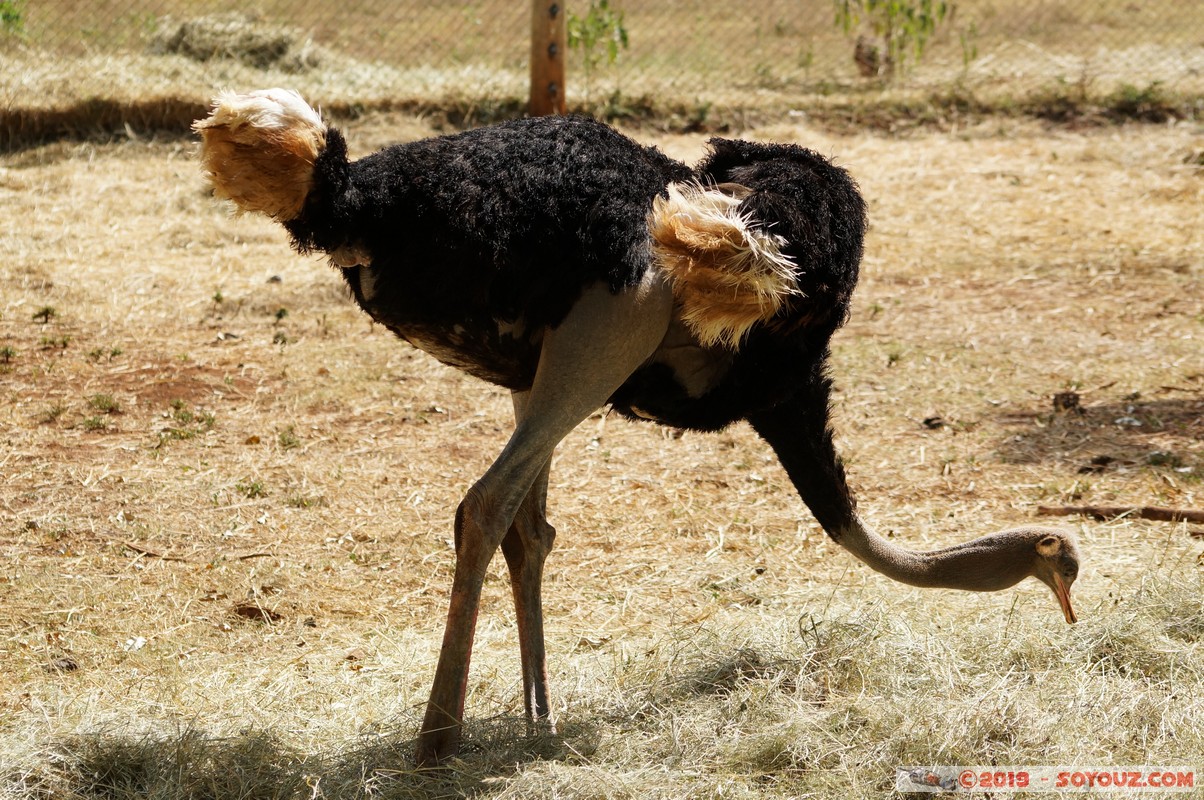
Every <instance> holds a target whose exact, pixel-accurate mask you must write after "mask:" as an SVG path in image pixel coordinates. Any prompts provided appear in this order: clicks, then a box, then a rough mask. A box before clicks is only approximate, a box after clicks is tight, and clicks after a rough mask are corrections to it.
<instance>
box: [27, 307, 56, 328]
mask: <svg viewBox="0 0 1204 800" xmlns="http://www.w3.org/2000/svg"><path fill="white" fill-rule="evenodd" d="M58 314H59V312H58V311H57V310H55V308H54V306H42V307H41V308H39V309H38V310H37V311H35V312H33V321H34V322H40V323H42V324H43V325H45V324H46V323H47V322H50V320H52V319H54V318H55V317H57V316H58Z"/></svg>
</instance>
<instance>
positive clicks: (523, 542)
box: [502, 392, 556, 733]
mask: <svg viewBox="0 0 1204 800" xmlns="http://www.w3.org/2000/svg"><path fill="white" fill-rule="evenodd" d="M525 404H526V393H525V392H522V393H515V395H514V415H515V419H516V420H518V419H521V418H522V415H523V408H524V406H525ZM551 466H552V464H551V461H550V460H549V461H548V462H547V463H546V464H544V467H543V470H542V471H541V472H540V473H539V476H538V477H537V478H536V479H535V483H534V485H532V486H531V490H530V491H529V492H527V496H526V497H525V498H523V502H522V505H520V506H519V508H518V513H517V514H515V515H514V522H513V523H511V525H510V530H509V531H508V532H507V533H506V538H504V539H502V555H504V556H505V557H506V566H507V567H508V568H509V571H510V588H511V589H512V590H513V593H514V615H515V619H516V620H517V622H518V647H519V653H520V654H521V657H522V668H523V706H524V707H525V708H526V712H527V731H528V733H531V732H534V730H535V723H536V722H537V721H544V722H545V723H546V729H547V730H548V732H549V733H555V731H556V724H555V721H554V720H553V719H552V713H551V708H550V706H549V705H548V667H547V655H546V651H545V649H544V639H543V600H542V590H543V565H544V561H545V560H546V559H547V557H548V553H549V552H551V550H552V542H553V541H554V540H555V539H556V529H555V528H553V527H552V526H551V525H549V524H548V520H547V517H546V508H547V500H548V472H549V470H550V468H551Z"/></svg>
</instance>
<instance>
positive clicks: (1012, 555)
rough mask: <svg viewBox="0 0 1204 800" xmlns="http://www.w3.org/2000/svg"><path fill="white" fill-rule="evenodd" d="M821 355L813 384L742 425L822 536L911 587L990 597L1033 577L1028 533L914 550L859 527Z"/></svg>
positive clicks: (1020, 531) (859, 523) (750, 418)
mask: <svg viewBox="0 0 1204 800" xmlns="http://www.w3.org/2000/svg"><path fill="white" fill-rule="evenodd" d="M824 355H825V358H823V359H820V360H819V361H818V362H817V363H816V365H815V366H814V369H815V373H816V374H815V376H814V380H812V381H811V382H810V383H809V384H808V388H806V389H805V390H804V391H803V392H802V393H801V394H800V395H798V396H796V397H793V398H791V399H789V400H787V401H785V402H783V403H780V404H779V405H777V406H774V407H773V408H770V409H767V410H764V411H760V412H757V413H754V414H750V415H749V418H748V419H749V422H751V423H752V425H753V428H754V429H755V430H756V431H757V432H758V433H759V434H760V435H761V436H762V437H763V438H764V439H765V441H766V442H768V443H769V445H770V446H771V447H772V448H773V450H774V452H775V453H776V454H777V456H778V459H779V460H780V461H781V462H782V466H783V467H785V469H786V474H787V475H789V476H790V480H791V482H792V483H793V484H794V486H795V488H796V489H797V490H798V493H799V495H800V496H801V497H802V499H803V502H805V503H806V504H807V507H808V508H810V509H811V513H813V514H814V515H815V518H816V519H817V520H818V521H819V523H820V525H822V526H823V528H824V530H825V531H827V533H828V535H829V536H831V537H832V538H833V539H834V540H835V541H836V542H837V543H838V544H840V545H841V546H842V547H844V548H845V549H846V550H848V551H849V552H850V553H852V554H853V555H854V556H856V557H857V558H859V559H860V560H861V561H864V562H865V563H866V564H867V565H868V566H870V567H871V568H873V569H874V570H876V571H877V572H880V573H882V574H883V575H885V576H887V577H888V578H892V579H894V580H897V581H900V582H902V583H907V584H911V585H913V586H926V587H945V588H950V589H968V590H971V591H995V590H998V589H1005V588H1007V587H1009V586H1012V585H1014V584H1016V583H1019V582H1020V581H1021V580H1023V579H1024V578H1025V577H1026V576H1028V575H1029V574H1031V571H1032V565H1033V562H1032V553H1033V552H1034V551H1033V550H1032V548H1031V547H1028V546H1026V543H1027V542H1029V541H1030V540H1031V539H1032V531H1029V530H1024V529H1021V530H1011V531H1001V532H999V533H992V534H990V535H987V536H983V537H981V538H978V539H974V540H972V541H969V542H965V543H964V544H959V545H954V546H952V547H946V548H944V549H941V550H933V551H929V552H916V551H913V550H907V549H905V548H902V547H899V546H898V545H896V544H894V543H892V542H890V541H888V540H886V539H885V538H883V537H882V536H879V535H878V534H877V533H875V532H874V531H873V530H871V529H870V528H869V527H867V526H866V525H865V524H864V523H863V522H862V521H861V519H860V517H859V516H858V515H857V504H856V501H855V500H854V499H853V495H852V493H851V492H850V491H849V487H848V484H847V483H846V481H845V474H844V466H843V465H842V464H841V461H840V458H839V457H838V456H837V454H836V449H835V446H834V445H833V442H832V430H831V428H830V427H829V425H828V398H829V392H830V390H831V385H830V382H829V381H828V379H827V378H826V376H824V375H823V362H824V361H826V353H825V354H824Z"/></svg>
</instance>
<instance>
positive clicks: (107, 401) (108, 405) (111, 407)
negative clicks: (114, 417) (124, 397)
mask: <svg viewBox="0 0 1204 800" xmlns="http://www.w3.org/2000/svg"><path fill="white" fill-rule="evenodd" d="M88 405H89V406H90V407H91V408H93V409H94V410H96V411H99V412H101V413H102V414H120V413H121V404H120V403H118V402H117V401H116V400H115V399H114V398H113V395H111V394H94V395H92V396H91V397H89V398H88Z"/></svg>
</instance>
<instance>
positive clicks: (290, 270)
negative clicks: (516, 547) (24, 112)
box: [0, 118, 1204, 797]
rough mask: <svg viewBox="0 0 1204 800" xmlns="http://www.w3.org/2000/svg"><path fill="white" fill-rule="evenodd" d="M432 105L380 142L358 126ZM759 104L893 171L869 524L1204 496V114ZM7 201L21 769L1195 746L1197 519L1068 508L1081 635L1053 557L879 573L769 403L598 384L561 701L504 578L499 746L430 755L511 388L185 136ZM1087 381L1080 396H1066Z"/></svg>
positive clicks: (2, 374)
mask: <svg viewBox="0 0 1204 800" xmlns="http://www.w3.org/2000/svg"><path fill="white" fill-rule="evenodd" d="M428 133H430V131H429V130H428V129H427V128H426V126H425V124H424V123H423V122H422V121H421V120H415V119H408V118H374V119H371V120H366V121H361V122H358V123H356V124H355V125H354V126H353V127H352V128H351V129H350V131H349V135H350V138H351V139H352V141H353V143H354V146H357V147H359V148H360V149H361V150H367V149H370V148H372V147H375V146H378V145H380V144H383V143H385V142H387V141H389V140H392V139H398V138H411V137H414V136H419V135H425V134H428ZM745 135H746V136H748V137H750V138H753V137H757V138H774V139H783V140H792V141H799V142H802V143H804V144H807V145H809V146H811V147H815V148H817V149H819V150H821V151H823V152H827V153H831V154H833V155H835V156H836V157H837V159H838V160H839V161H840V162H841V163H842V164H844V165H846V166H847V167H849V168H850V169H851V170H852V171H853V172H854V174H855V175H856V176H857V177H858V179H859V180H860V182H861V185H862V187H863V189H864V190H865V193H866V195H867V197H868V198H869V200H870V204H871V214H872V221H873V230H872V233H871V236H870V239H869V242H868V248H867V260H866V263H865V274H864V279H863V283H862V286H861V288H860V289H859V294H858V299H857V303H856V307H855V310H854V314H853V318H852V321H851V322H850V324H849V325H848V327H847V328H845V329H844V331H843V332H841V333H840V334H838V336H837V339H836V341H835V354H834V358H833V372H834V374H835V376H836V380H837V384H838V386H839V387H840V392H839V395H838V401H837V409H836V419H837V425H838V428H839V431H840V434H841V442H840V443H841V447H842V450H843V452H844V453H845V454H846V457H847V460H848V462H849V464H850V470H851V475H852V481H853V484H854V487H855V488H856V490H857V491H858V493H859V496H860V497H861V507H862V512H863V514H864V515H865V516H866V517H867V519H868V520H869V521H870V522H871V523H872V524H874V525H876V526H877V527H878V528H879V529H881V530H883V531H887V532H890V533H892V534H893V535H894V536H895V537H896V539H897V540H898V541H899V542H900V543H903V544H905V545H906V546H909V547H913V548H917V549H927V548H932V547H937V546H942V545H945V544H950V543H953V542H957V541H961V540H964V539H967V538H970V537H971V536H975V535H978V534H980V533H983V532H985V531H987V530H991V529H996V528H1001V527H1005V526H1011V525H1016V524H1022V523H1025V522H1030V521H1033V519H1034V512H1035V508H1036V506H1037V505H1040V504H1045V505H1051V504H1052V505H1056V504H1061V503H1073V504H1087V503H1100V504H1107V505H1117V504H1133V505H1166V506H1176V507H1187V508H1200V507H1204V488H1202V486H1204V484H1202V483H1201V477H1202V476H1204V358H1202V357H1201V356H1202V349H1201V341H1202V339H1204V291H1202V290H1201V289H1202V279H1204V234H1202V233H1201V230H1202V227H1201V225H1200V221H1201V208H1204V175H1202V173H1201V169H1200V166H1199V164H1200V161H1201V151H1202V148H1204V129H1201V127H1200V126H1199V125H1191V124H1179V125H1171V126H1158V127H1154V126H1125V127H1107V128H1097V129H1093V130H1087V131H1074V130H1068V129H1048V128H1043V127H1038V126H1035V125H1032V124H1029V123H1020V122H1015V121H1010V120H999V119H993V120H991V121H990V122H988V123H986V124H984V125H982V126H979V127H976V128H973V129H970V130H964V131H952V132H945V133H939V134H925V135H922V136H916V137H914V138H909V139H899V138H891V137H885V136H880V135H870V134H865V135H849V136H834V135H830V134H825V133H821V132H818V131H815V130H811V129H808V128H806V127H802V126H797V125H786V124H781V125H776V126H771V127H767V128H762V129H759V130H754V131H749V132H747V133H746V134H745ZM643 138H646V139H647V138H648V137H643ZM649 141H653V142H654V143H656V144H658V145H659V146H661V147H662V148H663V149H665V150H666V151H667V152H669V153H670V154H671V155H674V156H677V157H681V158H685V159H689V160H693V159H696V158H697V157H699V156H700V155H701V153H702V142H701V140H700V139H699V138H697V137H690V136H684V137H676V136H675V137H661V138H652V139H649ZM0 213H2V214H3V217H4V219H6V220H8V221H9V224H8V225H7V226H6V231H5V233H4V235H3V237H2V238H0V263H2V264H3V268H2V269H0V348H5V349H4V350H3V351H2V355H0V392H2V393H3V395H2V396H3V400H2V403H0V552H2V554H3V562H2V563H3V566H2V568H0V607H2V608H3V609H4V612H3V614H2V615H0V660H2V661H3V663H4V664H5V668H4V670H3V671H2V672H0V742H3V744H0V780H5V781H7V782H8V783H7V785H8V786H9V787H10V790H11V791H13V792H16V793H18V794H29V795H34V794H42V795H46V796H99V795H101V794H104V795H105V796H110V797H126V796H131V797H132V796H138V795H140V794H141V795H142V796H146V795H147V794H153V792H150V791H149V790H146V787H148V786H157V787H161V788H160V789H159V790H158V791H160V794H159V795H158V796H164V797H169V796H171V797H178V796H234V795H237V794H238V793H239V792H244V794H243V795H241V796H282V797H283V796H305V797H309V796H388V797H403V796H404V797H409V796H415V797H435V796H445V795H454V794H458V793H463V792H474V793H483V794H490V795H498V796H502V797H510V796H515V797H518V796H522V797H526V796H544V797H680V796H683V795H690V796H708V797H709V796H716V797H717V796H735V797H741V796H748V797H753V796H803V795H815V796H833V795H832V792H840V793H844V794H846V795H847V796H880V795H881V794H882V793H883V791H884V790H885V789H886V788H888V787H889V786H893V767H894V765H896V764H899V763H934V762H935V763H964V764H975V763H979V764H989V763H1059V762H1075V761H1078V762H1084V761H1088V762H1093V763H1115V764H1132V763H1167V764H1169V763H1175V764H1180V763H1183V764H1197V765H1198V764H1204V739H1202V738H1201V733H1200V732H1199V730H1198V718H1199V715H1200V714H1201V713H1202V712H1204V694H1202V692H1201V685H1204V684H1202V680H1204V654H1202V652H1201V644H1200V641H1201V640H1200V637H1201V634H1202V633H1204V616H1202V610H1201V604H1200V600H1199V598H1200V589H1201V575H1202V572H1204V566H1202V562H1201V549H1202V548H1201V538H1202V537H1204V532H1202V531H1201V530H1200V529H1199V527H1198V526H1195V527H1193V526H1191V525H1186V524H1169V523H1155V522H1146V521H1141V520H1135V519H1121V520H1116V521H1112V522H1078V521H1075V520H1069V521H1067V524H1069V525H1072V526H1073V527H1075V528H1076V530H1077V531H1078V533H1079V536H1080V538H1081V541H1082V547H1083V550H1084V553H1085V558H1086V564H1085V569H1084V571H1083V573H1082V576H1081V578H1080V580H1079V582H1078V584H1077V585H1076V587H1075V596H1076V607H1077V609H1078V610H1079V614H1080V617H1081V618H1083V619H1084V622H1083V623H1081V624H1080V625H1079V626H1077V627H1076V628H1074V629H1071V628H1069V627H1068V626H1065V624H1064V623H1063V622H1061V617H1060V614H1059V613H1058V612H1057V609H1056V604H1055V603H1054V600H1053V597H1052V596H1050V593H1049V592H1048V590H1046V589H1045V588H1044V587H1042V586H1040V585H1039V584H1037V583H1036V582H1031V581H1030V582H1026V583H1024V584H1021V585H1020V586H1019V587H1017V588H1016V589H1014V590H1009V591H1006V592H1002V593H998V594H990V595H969V594H961V593H953V592H940V591H923V590H918V589H912V588H909V587H903V586H899V585H897V584H893V583H891V582H889V581H887V580H885V579H883V578H881V577H879V576H877V575H875V574H873V573H872V572H870V571H869V570H867V569H865V568H863V567H861V566H860V565H859V564H857V563H856V562H855V561H854V560H853V559H852V558H850V557H849V556H847V555H846V554H845V553H843V552H842V551H841V550H840V549H839V548H838V547H835V546H834V545H832V544H831V543H830V542H828V541H826V540H825V538H824V536H823V535H822V533H821V532H820V531H819V529H818V527H817V526H816V525H815V523H814V522H813V521H812V520H811V519H810V517H809V516H808V515H807V513H806V511H805V509H803V507H802V505H801V503H800V501H799V500H798V499H797V496H796V495H795V494H794V493H793V490H792V489H791V487H790V486H789V483H788V481H787V480H786V477H785V475H784V473H783V472H782V471H781V470H780V468H779V467H778V466H777V465H776V463H775V462H774V461H773V460H772V458H771V457H770V455H769V452H768V450H767V448H766V447H764V446H763V445H762V444H761V443H760V442H759V441H758V440H757V438H756V437H755V436H754V435H753V434H752V432H751V431H750V430H749V429H747V428H746V427H744V426H737V427H734V428H732V429H731V430H729V431H726V432H724V433H722V434H719V435H714V436H703V435H697V434H691V433H686V434H681V433H679V432H674V431H668V430H663V429H659V428H656V427H653V426H648V425H634V424H629V423H626V422H623V421H621V420H618V419H615V418H613V417H605V416H603V415H602V414H599V415H598V416H596V417H594V418H592V419H590V420H588V421H587V422H586V423H584V424H583V425H581V426H580V427H579V428H578V429H577V430H576V431H575V432H574V433H573V434H572V435H571V436H570V437H569V438H568V439H567V440H566V441H565V442H564V443H563V445H562V446H561V448H560V450H559V451H558V457H557V460H556V462H555V467H554V473H553V478H552V488H551V492H550V496H551V513H552V516H553V522H554V523H555V524H556V525H557V527H558V529H559V531H560V536H559V538H558V540H557V549H556V551H555V553H554V554H553V557H552V560H551V562H550V573H549V576H548V586H547V590H546V596H547V599H546V602H547V606H548V608H547V612H548V618H549V640H550V651H551V668H552V670H553V685H554V690H555V692H556V696H557V697H556V707H557V710H558V712H559V715H560V716H561V718H562V720H563V726H562V727H563V736H561V737H558V738H555V739H546V738H545V739H540V738H536V739H532V740H528V739H526V738H525V737H524V736H523V735H522V733H523V731H522V725H521V721H519V719H518V718H519V717H520V716H521V711H522V702H521V691H520V681H519V676H518V670H517V654H516V652H515V651H516V641H515V640H516V635H515V631H514V619H513V614H512V611H511V610H510V608H509V607H508V606H509V601H508V597H507V593H508V592H507V587H506V582H505V580H504V578H503V577H502V570H501V568H500V567H499V568H498V569H497V570H496V571H495V574H494V576H493V578H492V579H491V580H490V582H489V583H488V584H487V586H486V599H485V607H484V609H485V610H484V612H483V614H482V618H481V621H480V628H479V645H478V648H477V651H476V657H475V662H474V669H473V675H472V679H471V682H470V687H469V700H468V705H469V714H470V717H471V720H470V723H469V733H470V741H469V747H468V749H467V753H466V759H465V761H464V762H461V763H460V764H459V765H458V766H457V767H456V769H455V770H453V772H452V774H451V775H450V776H449V777H444V778H440V779H437V780H436V779H430V778H421V777H418V776H413V775H411V774H410V773H409V772H407V769H408V767H407V763H408V762H407V761H406V758H407V757H408V749H409V739H410V738H411V737H412V736H413V734H414V733H415V731H416V727H417V720H418V714H419V711H420V707H421V703H422V702H423V701H424V699H425V691H426V688H427V684H428V681H429V680H430V677H431V674H432V672H433V661H434V657H435V654H436V651H437V647H438V642H439V636H440V630H441V624H442V622H441V616H442V614H443V608H444V603H445V598H446V590H447V587H448V585H449V583H450V576H451V568H452V563H453V557H452V551H451V544H450V539H451V518H452V512H453V510H454V508H455V505H456V503H457V502H458V500H459V499H460V497H461V496H462V494H463V492H464V491H465V490H466V488H467V487H468V486H469V485H470V483H471V482H472V481H473V479H474V478H475V477H476V476H478V475H479V474H480V473H481V472H482V471H483V470H484V469H485V468H486V467H487V465H488V464H489V463H490V461H491V459H492V457H493V456H494V455H495V454H496V453H497V452H498V451H499V450H500V448H501V447H502V445H503V444H504V442H505V439H506V436H507V433H508V429H509V399H508V397H507V396H506V394H505V393H504V392H502V391H500V390H497V389H495V388H492V387H489V386H486V385H483V384H481V383H479V382H476V381H474V380H472V379H469V378H466V377H464V376H462V375H460V374H458V373H456V372H454V371H452V370H450V369H448V368H445V367H443V366H441V365H439V364H437V363H435V362H433V361H432V360H430V359H429V358H427V357H426V356H425V355H423V354H421V353H418V352H416V351H413V350H411V349H410V348H409V347H408V346H406V345H404V344H402V343H399V342H397V341H395V340H394V339H393V338H392V337H391V336H390V335H388V334H387V333H385V332H384V331H382V330H381V329H379V328H375V327H373V326H372V325H371V324H370V323H369V321H368V320H367V319H366V318H365V317H363V316H362V315H361V314H360V313H358V312H357V311H356V310H355V309H354V308H353V307H352V306H351V304H350V303H349V301H348V300H347V299H346V296H345V293H344V291H343V290H342V288H341V286H340V283H339V279H338V277H337V275H336V274H334V273H333V272H332V271H331V270H330V269H328V268H327V267H326V266H325V265H324V264H322V263H320V262H318V261H316V260H312V259H304V258H299V257H297V256H295V255H292V254H290V252H289V251H288V248H287V244H286V239H285V237H284V235H283V234H282V233H281V232H280V231H278V230H276V229H275V228H273V227H271V226H270V225H268V224H266V223H264V222H261V221H259V220H255V219H249V218H230V217H229V216H228V215H227V213H226V211H225V210H224V209H222V208H221V207H219V206H218V205H217V204H215V203H214V202H213V201H212V200H211V199H210V198H209V197H207V196H206V194H205V192H204V191H203V189H202V186H201V183H200V179H199V176H198V174H197V169H196V164H195V161H194V153H193V146H192V145H191V144H188V143H183V142H170V141H169V142H140V141H132V142H129V143H126V144H120V145H109V146H92V145H75V144H69V145H68V144H60V145H50V146H47V147H44V148H41V149H37V150H30V151H25V152H22V153H18V154H13V155H9V156H5V157H3V159H2V160H0ZM1067 391H1074V392H1076V393H1077V394H1078V395H1079V398H1080V405H1081V410H1080V411H1069V412H1056V411H1055V410H1054V406H1053V402H1052V398H1053V396H1054V395H1055V394H1057V393H1061V392H1067ZM181 764H183V765H184V766H180V765H181ZM172 765H174V766H175V769H174V771H173V769H172ZM205 765H208V766H205ZM106 770H107V771H106ZM156 770H158V771H156ZM206 770H208V771H206ZM156 776H158V777H156ZM165 776H166V777H165ZM173 776H174V777H173ZM181 776H183V777H181ZM189 776H191V778H190V777H189ZM189 780H191V781H192V782H191V783H189ZM123 781H124V782H123ZM139 781H142V783H139ZM173 781H174V782H173ZM221 781H225V783H221ZM323 781H325V783H323ZM219 784H220V785H219ZM106 787H107V788H106ZM140 787H141V789H143V790H145V791H141V790H140ZM198 787H200V788H198ZM205 787H208V788H205ZM215 787H216V788H215ZM222 787H224V790H223V788H222ZM248 787H251V789H253V790H254V791H249V793H248V792H247V790H248ZM223 791H224V792H225V793H224V794H223ZM121 792H126V794H122V793H121ZM206 792H208V794H206Z"/></svg>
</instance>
